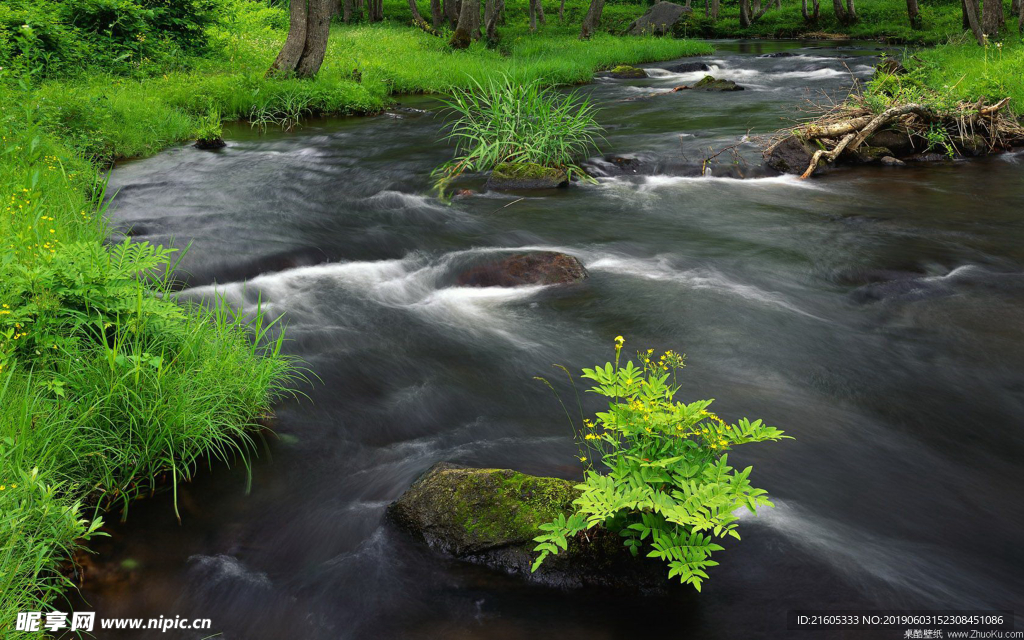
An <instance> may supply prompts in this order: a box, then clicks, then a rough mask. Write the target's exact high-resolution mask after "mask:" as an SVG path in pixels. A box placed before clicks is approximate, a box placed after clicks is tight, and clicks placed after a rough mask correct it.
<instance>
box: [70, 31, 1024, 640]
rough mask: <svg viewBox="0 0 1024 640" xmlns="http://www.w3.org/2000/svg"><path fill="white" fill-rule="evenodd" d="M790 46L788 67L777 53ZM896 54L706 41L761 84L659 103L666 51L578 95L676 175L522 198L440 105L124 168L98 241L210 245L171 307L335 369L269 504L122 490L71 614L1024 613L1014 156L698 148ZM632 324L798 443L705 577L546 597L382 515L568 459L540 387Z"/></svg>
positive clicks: (759, 617)
mask: <svg viewBox="0 0 1024 640" xmlns="http://www.w3.org/2000/svg"><path fill="white" fill-rule="evenodd" d="M783 49H786V50H789V51H790V52H792V53H796V54H799V55H796V56H791V57H758V54H762V53H766V52H769V51H779V50H783ZM878 55H879V51H878V50H877V49H876V48H875V47H874V45H869V46H866V47H865V48H855V47H845V48H836V47H832V46H829V45H820V44H819V45H817V46H807V43H803V44H801V43H781V42H779V43H770V44H769V43H742V42H723V43H719V50H718V52H717V53H716V54H715V55H713V56H709V57H708V58H706V59H704V60H705V62H707V63H708V64H710V65H711V66H712V72H711V73H713V74H714V75H715V76H717V77H723V78H727V79H733V80H736V81H737V82H739V83H740V84H742V85H745V86H746V88H747V90H746V91H742V92H735V93H694V92H686V91H684V92H679V93H669V91H670V89H671V88H672V87H674V86H677V85H680V84H684V83H688V82H693V81H695V80H697V79H699V78H700V77H701V76H702V75H703V73H692V74H673V73H670V72H668V71H665V70H664V68H665V67H666V66H669V64H670V63H657V64H651V65H647V66H648V67H650V68H651V69H652V71H651V75H652V77H651V78H648V79H646V80H630V81H623V80H598V81H596V82H595V83H594V84H592V85H589V86H588V87H585V88H584V90H585V91H586V92H588V93H590V95H591V96H592V97H593V99H594V100H595V101H596V102H597V103H599V104H600V106H601V107H602V110H601V112H600V121H601V122H602V124H604V125H605V126H606V127H607V129H608V134H607V144H606V145H605V148H606V150H608V151H610V152H616V153H633V154H638V155H639V156H641V157H643V158H646V159H647V161H648V164H647V165H646V166H648V167H650V166H654V167H662V168H664V170H661V169H655V170H647V173H648V174H649V175H630V176H619V177H606V178H602V179H601V180H600V181H599V183H598V184H596V185H583V186H573V187H571V188H569V189H563V190H558V191H552V192H545V193H539V194H533V195H527V196H526V197H521V196H519V195H499V194H494V193H487V194H484V195H475V196H472V197H468V198H458V199H456V200H455V201H454V202H453V203H452V204H451V205H447V204H444V203H442V202H439V201H438V200H437V199H436V198H434V197H432V196H431V194H430V184H431V181H430V178H429V172H430V170H431V169H432V168H433V167H434V166H436V165H438V164H440V163H441V162H443V161H445V160H446V159H448V158H449V157H450V154H451V150H450V148H448V147H446V146H445V145H443V144H438V137H439V133H440V131H441V127H442V122H443V119H442V118H441V117H438V116H437V114H438V113H439V106H438V104H437V103H436V102H435V101H433V100H432V99H428V98H415V99H411V100H410V101H407V102H406V103H405V107H404V108H400V109H396V110H394V111H392V112H389V113H385V114H382V115H379V116H375V117H369V118H347V119H334V120H323V121H314V122H310V123H308V124H306V125H305V126H303V127H302V128H301V129H299V130H298V131H296V132H293V133H287V134H286V133H269V134H266V135H262V136H260V135H257V134H256V133H254V132H252V131H250V130H249V129H248V127H239V128H237V129H234V130H233V131H231V132H230V135H229V146H228V147H227V148H226V149H224V150H222V151H219V152H204V151H198V150H195V149H193V148H190V147H188V148H180V149H175V150H172V151H169V152H167V153H163V154H161V155H159V156H157V157H155V158H151V159H148V160H143V161H137V162H130V163H125V164H123V165H122V166H120V167H119V168H118V169H117V170H115V171H114V174H113V178H112V185H111V189H112V190H117V192H118V195H117V197H116V198H115V200H114V203H113V206H112V209H111V214H110V215H111V217H112V219H113V222H114V225H115V227H116V228H118V229H121V230H127V229H129V228H130V229H132V233H133V234H134V235H135V236H136V237H137V238H139V239H145V240H149V241H152V242H161V243H167V242H170V241H173V242H175V243H176V244H177V245H179V246H183V245H184V244H186V243H187V242H189V241H191V242H192V248H191V251H190V252H189V253H188V255H187V256H186V258H185V260H184V263H183V267H184V268H185V269H186V270H187V271H188V272H189V273H190V278H189V285H190V287H189V288H188V289H187V290H186V291H185V292H184V294H183V295H184V297H185V298H187V299H192V300H200V301H201V300H208V299H210V298H211V297H212V296H213V295H214V294H215V292H219V293H221V294H223V295H225V296H227V298H228V300H229V301H230V302H231V303H232V304H234V305H236V306H238V307H239V308H243V309H254V308H255V306H256V305H257V303H258V301H260V300H262V304H263V306H264V308H265V309H266V310H267V311H268V312H269V313H270V314H271V315H275V316H276V315H278V314H284V318H285V322H287V326H288V329H287V335H288V337H289V338H290V342H289V343H288V350H289V351H290V352H291V353H293V354H295V355H297V356H301V357H302V358H303V359H304V360H305V361H306V363H308V367H309V368H310V370H311V371H312V372H313V373H315V375H316V376H317V378H318V379H317V380H316V381H315V382H314V383H313V384H311V385H310V386H309V387H308V388H305V389H304V392H305V393H306V394H308V398H303V399H300V400H297V401H287V402H283V403H281V405H280V406H279V407H278V409H277V415H278V420H277V422H276V425H275V429H276V431H277V433H278V437H273V438H271V439H269V441H268V445H267V451H266V452H265V453H264V454H263V455H261V458H260V460H259V461H257V462H256V463H255V465H254V468H253V473H252V490H251V492H250V493H248V494H246V492H245V487H246V477H245V472H244V470H242V469H235V470H231V471H226V470H223V469H214V470H213V471H207V472H204V473H203V474H201V475H202V478H201V479H200V480H198V481H196V482H194V483H192V484H190V485H185V486H183V487H181V489H180V490H179V504H180V507H181V510H182V516H183V523H182V524H181V525H180V526H179V524H178V523H177V521H176V519H175V517H174V513H173V510H172V508H171V503H170V497H169V496H162V497H159V498H156V499H154V500H151V501H147V502H142V503H139V504H137V505H134V506H133V508H132V512H131V514H130V515H131V517H130V518H129V521H128V523H127V524H124V525H119V526H116V527H114V531H113V537H112V538H110V539H108V540H106V541H100V542H99V543H98V544H97V545H96V547H97V549H98V550H99V551H100V552H101V558H102V560H103V562H105V563H107V566H108V567H109V566H115V567H116V566H119V565H120V566H123V567H124V568H125V569H124V571H123V573H122V574H120V575H121V576H122V577H121V578H119V579H116V580H113V581H110V582H104V581H102V580H93V581H92V582H91V583H90V582H87V583H86V588H85V590H84V597H85V598H86V599H87V601H88V605H85V604H80V605H79V608H81V609H86V610H95V611H97V612H99V614H100V615H101V616H106V617H113V616H134V617H146V618H149V617H156V616H159V615H164V616H165V617H173V616H175V615H182V616H188V617H209V618H212V619H213V621H214V631H221V632H223V635H222V636H219V637H223V638H230V639H243V640H271V639H285V638H309V639H321V638H323V639H328V638H330V639H334V638H391V637H396V638H398V637H400V638H435V637H436V638H449V637H458V638H527V637H538V634H543V635H544V636H550V637H562V638H587V639H589V640H593V639H600V638H626V637H632V636H633V635H635V634H636V633H638V632H650V631H655V630H658V631H663V632H668V633H671V637H697V638H759V637H766V638H774V637H780V636H786V635H787V634H788V635H792V636H794V637H799V638H814V637H865V636H863V635H853V634H852V632H845V635H844V632H836V631H833V632H820V633H816V632H807V631H804V632H787V631H786V613H787V611H789V610H791V609H824V608H836V609H842V608H848V609H852V608H866V607H886V608H957V609H966V608H1013V607H1014V605H1020V604H1021V602H1022V595H1024V552H1022V551H1021V547H1020V542H1021V536H1020V531H1021V529H1022V526H1024V515H1022V509H1021V490H1022V489H1024V486H1022V481H1021V477H1022V476H1021V472H1022V468H1021V458H1022V454H1024V433H1022V428H1024V375H1022V366H1024V335H1022V331H1021V330H1022V328H1024V243H1022V240H1024V216H1022V211H1024V178H1022V176H1024V173H1022V164H1021V163H1022V162H1024V157H1022V156H1015V155H1004V156H999V157H992V158H988V159H983V160H976V161H971V162H957V163H949V164H946V165H939V166H929V167H923V166H909V167H906V168H899V169H891V168H883V167H864V168H859V169H850V170H845V171H842V172H835V173H831V174H829V175H826V176H824V177H822V178H819V179H815V180H811V181H800V180H797V179H795V178H793V177H790V176H785V177H754V178H751V179H736V178H735V177H730V176H733V175H735V174H736V173H743V171H739V172H737V171H736V170H732V169H728V165H729V164H730V162H729V161H727V162H725V163H723V164H721V165H720V166H719V167H717V168H715V169H713V170H712V175H710V176H704V177H699V176H694V175H693V173H692V171H688V170H679V167H691V166H693V165H694V163H699V162H700V160H701V159H702V158H703V157H704V156H706V155H708V154H709V152H708V151H707V150H708V149H709V148H714V149H716V150H717V149H720V148H722V147H725V146H729V145H734V144H736V143H737V142H740V141H741V140H743V139H744V136H746V135H747V134H748V132H749V133H751V134H757V133H765V132H768V131H771V130H774V129H776V128H778V127H780V126H783V125H785V124H786V123H787V122H788V121H790V120H791V119H793V118H797V117H801V115H802V114H801V110H802V109H804V108H805V106H806V105H807V104H808V101H816V100H820V99H821V98H822V97H823V96H826V95H827V96H831V97H838V98H841V97H842V96H844V95H845V93H846V91H848V90H849V88H850V84H851V81H852V79H854V78H858V79H861V80H863V79H865V78H867V77H868V76H869V75H870V70H871V67H870V65H872V64H873V63H874V62H876V61H877V58H876V57H874V56H878ZM652 94H654V95H652ZM737 151H738V152H739V153H740V154H741V155H742V156H744V157H747V158H751V157H754V156H756V151H755V148H754V146H753V145H752V144H749V143H746V144H743V145H741V146H740V147H739V148H738V149H737ZM725 158H726V156H724V155H723V156H720V157H719V160H722V159H725ZM716 173H717V175H718V177H716V175H715V174H716ZM751 173H752V174H754V175H760V174H759V173H758V172H751ZM534 249H554V250H559V251H564V252H567V253H571V254H573V255H575V256H578V257H579V258H580V259H581V260H582V261H583V263H584V264H585V265H586V267H587V269H588V270H589V272H590V278H589V279H588V280H587V281H586V282H585V283H583V284H581V285H578V286H571V287H542V286H534V287H521V288H512V289H498V288H466V287H460V286H457V284H456V277H457V275H458V273H459V272H460V271H462V270H464V269H465V268H467V267H468V266H471V265H473V264H478V263H479V262H480V261H481V260H487V259H494V258H497V257H500V256H503V255H508V254H509V253H510V252H521V251H525V250H534ZM618 334H622V335H624V336H625V337H626V339H627V343H626V351H627V352H629V351H630V350H631V349H640V348H646V347H648V346H650V347H653V348H655V349H659V350H662V349H666V348H672V349H676V350H678V351H681V352H684V353H686V354H687V357H688V366H687V368H686V369H685V370H684V372H683V378H682V382H683V385H684V389H683V394H684V395H685V397H686V398H687V399H697V398H704V397H714V398H715V399H716V403H715V406H716V408H717V411H718V412H719V413H720V414H721V415H723V416H724V417H727V418H730V419H735V418H738V417H741V416H745V415H746V416H750V417H763V418H765V419H766V420H767V421H768V422H769V423H771V424H774V425H777V426H779V427H780V428H783V429H785V430H786V431H787V432H788V433H789V434H791V435H793V436H795V437H796V439H795V440H792V441H785V442H782V443H777V444H766V445H754V446H750V447H745V448H744V447H741V448H739V449H737V450H736V451H735V452H734V453H733V454H731V455H730V460H731V461H733V462H735V463H737V464H738V465H740V466H745V465H747V464H753V465H754V480H755V484H756V485H757V486H762V487H765V488H767V489H768V490H769V491H770V492H771V493H772V495H773V496H774V498H775V500H776V505H777V506H776V508H775V509H771V510H765V511H764V512H762V513H761V514H760V515H759V516H757V517H756V518H755V517H745V518H744V523H743V525H742V527H743V530H742V533H743V541H742V542H740V543H730V544H727V549H726V551H724V552H722V553H721V554H720V557H719V558H718V559H719V560H721V562H722V565H721V566H720V567H717V568H715V569H714V570H713V572H712V576H711V580H710V581H709V582H708V583H707V584H706V585H705V588H704V592H703V593H702V594H700V595H698V594H696V593H691V592H690V591H688V590H680V591H679V592H675V593H672V594H671V595H667V596H656V597H655V596H651V597H639V596H636V597H634V596H622V595H610V594H600V593H594V592H588V591H576V592H562V591H556V590H549V589H546V588H542V587H535V586H528V585H526V584H525V583H523V582H522V581H520V580H519V579H517V578H514V577H509V576H505V575H500V574H496V573H492V572H491V571H489V570H487V569H484V568H481V567H477V566H473V565H465V564H461V563H458V562H453V561H450V560H446V559H444V558H441V557H438V556H435V555H433V554H432V553H430V552H428V551H426V550H425V549H423V548H421V547H420V546H419V545H416V544H413V543H410V542H409V541H408V540H407V539H406V538H405V537H404V536H402V535H399V534H396V533H395V532H393V531H391V530H390V529H389V528H388V527H387V526H385V525H383V524H382V517H383V514H384V509H385V506H386V505H387V504H388V502H389V501H391V500H394V499H395V498H396V497H397V496H399V495H400V494H401V493H402V491H403V490H404V489H405V488H406V487H408V486H409V484H410V483H411V482H412V481H413V480H415V478H416V477H417V476H418V475H419V474H420V473H422V472H423V471H424V470H425V469H427V468H428V467H429V466H430V465H431V464H433V463H435V462H437V461H440V460H450V461H454V462H458V463H465V464H468V465H484V466H494V467H511V468H515V469H519V470H522V471H525V472H528V473H535V474H543V475H555V476H561V477H566V478H575V477H578V476H579V474H580V468H579V466H578V465H577V464H575V462H574V461H575V457H574V454H575V447H574V445H573V443H572V440H571V435H570V430H569V426H568V424H567V423H566V421H565V419H564V416H563V415H562V414H561V410H560V408H559V406H558V404H557V402H556V400H555V398H554V397H553V396H552V395H551V393H550V391H549V390H548V389H546V388H545V387H544V386H543V385H541V384H540V383H538V382H537V381H535V380H534V379H533V377H534V376H537V375H543V376H550V377H551V378H552V380H553V381H555V380H556V379H557V378H558V375H557V374H558V372H557V370H556V369H553V368H552V365H553V364H564V365H566V366H568V367H569V368H570V369H574V370H578V369H579V368H581V367H584V366H591V365H593V364H595V363H598V362H604V361H605V360H607V359H609V357H610V355H611V353H612V339H613V337H614V336H616V335H618ZM556 384H557V385H561V386H562V388H563V391H565V392H567V393H571V392H569V391H568V388H567V387H565V386H564V385H562V383H561V382H556ZM1019 608H1020V607H1018V609H1019ZM1018 615H1019V613H1018ZM1017 623H1018V625H1019V624H1020V623H1021V619H1020V618H1018V619H1017ZM1018 628H1021V627H1019V626H1018ZM107 633H109V634H110V635H109V636H104V635H103V632H100V633H99V636H98V637H100V638H104V637H117V638H129V637H140V638H141V637H186V638H200V637H204V636H206V635H208V634H206V633H204V634H191V635H190V634H185V633H182V632H177V633H178V635H177V636H175V632H170V633H168V634H163V635H161V634H159V633H158V632H142V633H136V634H132V633H130V632H118V633H113V632H107ZM147 633H148V635H147ZM884 637H896V636H895V635H892V632H890V634H889V635H888V636H884ZM899 637H902V635H900V636H899Z"/></svg>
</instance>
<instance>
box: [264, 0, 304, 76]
mask: <svg viewBox="0 0 1024 640" xmlns="http://www.w3.org/2000/svg"><path fill="white" fill-rule="evenodd" d="M306 14H307V11H306V0H291V3H290V4H289V6H288V37H287V38H285V41H284V46H282V47H281V52H280V53H278V54H277V58H275V59H274V63H273V64H272V65H270V69H269V70H267V75H268V76H272V75H274V74H277V73H288V72H290V71H295V67H296V66H297V65H298V64H299V58H301V57H302V50H303V49H304V48H305V47H306V21H307V16H306Z"/></svg>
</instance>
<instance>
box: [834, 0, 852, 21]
mask: <svg viewBox="0 0 1024 640" xmlns="http://www.w3.org/2000/svg"><path fill="white" fill-rule="evenodd" d="M832 10H833V11H834V12H835V14H836V22H838V23H839V24H842V25H845V24H848V22H847V20H848V18H847V16H846V7H844V6H843V0H832Z"/></svg>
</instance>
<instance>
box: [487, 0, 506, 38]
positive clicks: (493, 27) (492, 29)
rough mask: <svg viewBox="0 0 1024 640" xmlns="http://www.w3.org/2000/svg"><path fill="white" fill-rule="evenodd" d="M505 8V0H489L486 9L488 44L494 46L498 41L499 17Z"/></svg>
mask: <svg viewBox="0 0 1024 640" xmlns="http://www.w3.org/2000/svg"><path fill="white" fill-rule="evenodd" d="M488 9H489V11H488ZM504 9H505V0H487V5H486V8H485V10H484V31H485V32H486V34H487V44H488V46H494V45H495V44H496V43H497V42H498V17H499V16H500V15H501V12H502V11H503V10H504Z"/></svg>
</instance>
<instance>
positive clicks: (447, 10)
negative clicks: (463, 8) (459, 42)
mask: <svg viewBox="0 0 1024 640" xmlns="http://www.w3.org/2000/svg"><path fill="white" fill-rule="evenodd" d="M441 12H442V13H443V14H444V17H445V19H446V20H447V21H448V24H449V25H450V26H451V28H452V29H454V28H455V25H456V24H458V22H459V8H458V7H457V6H456V4H455V0H442V2H441Z"/></svg>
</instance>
